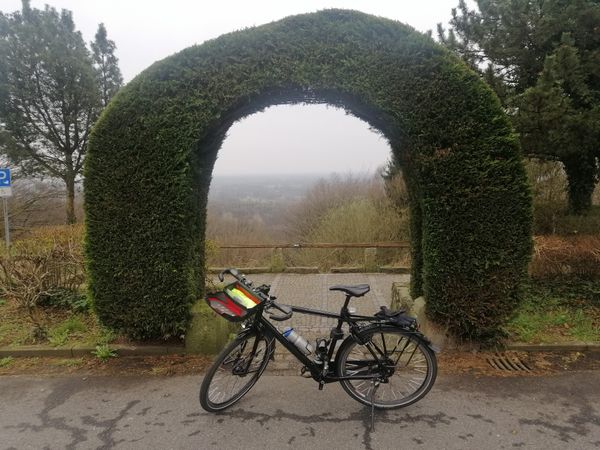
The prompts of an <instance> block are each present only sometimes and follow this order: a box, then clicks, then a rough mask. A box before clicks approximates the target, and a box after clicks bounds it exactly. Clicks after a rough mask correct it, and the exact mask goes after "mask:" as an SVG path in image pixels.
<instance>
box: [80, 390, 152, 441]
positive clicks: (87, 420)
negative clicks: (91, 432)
mask: <svg viewBox="0 0 600 450" xmlns="http://www.w3.org/2000/svg"><path fill="white" fill-rule="evenodd" d="M140 401H141V400H132V401H130V402H129V403H127V405H126V406H125V407H124V408H123V409H121V411H119V414H118V415H117V416H116V417H114V418H112V419H106V420H97V419H94V417H92V416H83V417H82V418H81V420H82V422H83V423H84V424H85V425H92V426H95V427H99V428H104V429H103V430H102V432H101V433H99V434H98V438H99V439H100V440H101V441H102V444H103V445H101V446H100V447H98V448H99V449H108V448H112V447H114V445H115V443H116V442H115V440H114V438H113V433H114V431H115V430H114V427H115V425H117V423H119V421H120V420H121V419H123V418H124V417H125V416H126V415H127V413H128V412H129V410H130V409H131V408H133V407H134V406H135V405H137V404H138V403H140Z"/></svg>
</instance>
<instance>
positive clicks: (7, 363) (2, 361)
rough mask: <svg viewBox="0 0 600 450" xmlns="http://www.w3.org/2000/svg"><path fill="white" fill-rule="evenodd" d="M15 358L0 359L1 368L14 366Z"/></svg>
mask: <svg viewBox="0 0 600 450" xmlns="http://www.w3.org/2000/svg"><path fill="white" fill-rule="evenodd" d="M13 361H14V358H13V357H12V356H7V357H6V358H0V367H8V366H10V365H11V364H12V362H13Z"/></svg>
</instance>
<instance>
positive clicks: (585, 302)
mask: <svg viewBox="0 0 600 450" xmlns="http://www.w3.org/2000/svg"><path fill="white" fill-rule="evenodd" d="M506 331H507V332H508V334H509V335H510V336H511V338H512V339H513V340H516V341H520V342H528V343H550V342H553V343H554V342H573V341H580V342H586V341H587V342H589V341H596V342H599V341H600V282H593V281H581V280H571V281H531V282H529V283H528V284H527V285H526V287H525V292H524V302H523V304H522V305H521V307H520V308H519V310H518V311H517V314H516V315H515V316H514V317H513V318H512V320H511V321H510V322H509V324H508V325H507V327H506Z"/></svg>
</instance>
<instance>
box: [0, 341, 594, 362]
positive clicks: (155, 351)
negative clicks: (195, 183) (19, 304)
mask: <svg viewBox="0 0 600 450" xmlns="http://www.w3.org/2000/svg"><path fill="white" fill-rule="evenodd" d="M110 348H111V350H114V351H115V352H117V354H118V355H119V356H166V355H192V354H191V353H187V352H186V350H185V347H184V346H170V347H166V346H160V345H144V346H133V345H114V346H111V347H110ZM94 350H96V347H70V348H48V347H43V346H36V345H31V346H24V347H19V348H9V347H0V358H5V357H8V356H11V357H15V358H18V357H21V358H35V357H37V358H80V357H82V356H89V355H91V354H92V352H93V351H94ZM505 350H512V351H520V352H559V353H560V352H564V353H567V352H600V342H573V343H564V344H562V343H561V344H525V343H521V342H512V343H510V344H507V345H506V347H505Z"/></svg>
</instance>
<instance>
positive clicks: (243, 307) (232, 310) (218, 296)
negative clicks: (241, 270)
mask: <svg viewBox="0 0 600 450" xmlns="http://www.w3.org/2000/svg"><path fill="white" fill-rule="evenodd" d="M260 302H261V300H260V298H258V297H257V296H256V295H255V294H254V293H252V292H251V290H250V289H248V288H246V287H244V286H242V285H241V284H240V283H237V282H236V283H232V284H230V285H229V286H226V287H225V289H223V291H220V292H215V293H212V294H208V295H207V296H206V303H208V306H210V307H211V308H212V309H213V311H215V312H216V313H217V314H218V315H220V316H221V317H224V318H225V319H227V320H229V321H231V322H238V321H240V320H244V319H247V318H248V317H249V316H250V315H252V314H253V313H254V312H256V310H255V309H254V308H255V306H256V305H258V304H259V303H260Z"/></svg>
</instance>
